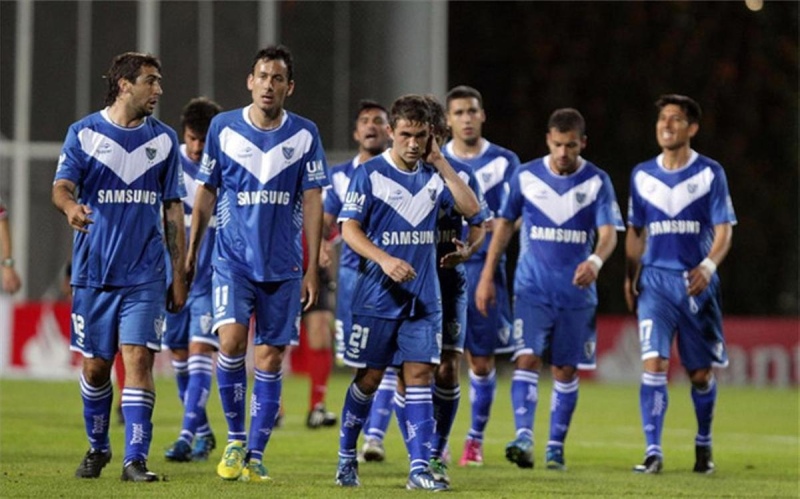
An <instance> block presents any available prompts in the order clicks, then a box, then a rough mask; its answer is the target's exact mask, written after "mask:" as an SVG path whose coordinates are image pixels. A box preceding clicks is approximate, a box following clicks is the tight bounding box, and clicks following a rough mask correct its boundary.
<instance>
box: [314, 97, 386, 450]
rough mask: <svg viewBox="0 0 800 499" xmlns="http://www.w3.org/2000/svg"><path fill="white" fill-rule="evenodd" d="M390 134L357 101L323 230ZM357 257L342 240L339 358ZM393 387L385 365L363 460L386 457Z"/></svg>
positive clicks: (376, 114)
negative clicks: (347, 156) (346, 157)
mask: <svg viewBox="0 0 800 499" xmlns="http://www.w3.org/2000/svg"><path fill="white" fill-rule="evenodd" d="M389 133H390V129H389V114H388V112H387V111H386V108H385V107H383V106H382V105H381V104H379V103H378V102H375V101H372V100H367V99H364V100H362V101H360V102H359V104H358V110H357V111H356V116H355V129H354V130H353V139H354V140H355V141H356V143H357V144H358V154H357V155H356V156H355V157H354V158H353V159H351V160H350V161H345V162H344V163H341V164H338V165H334V166H332V167H331V188H330V189H327V190H326V194H325V202H324V209H325V228H326V229H328V228H330V227H332V226H333V225H335V224H336V218H337V217H338V216H339V212H340V211H341V209H342V204H343V203H342V201H343V199H344V197H345V194H346V193H347V188H348V186H349V185H350V179H351V178H352V176H353V172H354V171H355V169H356V168H358V166H359V165H360V164H362V163H365V162H366V161H367V160H369V159H372V158H374V157H375V156H378V155H379V154H381V153H383V152H384V151H385V150H386V148H387V147H389V138H390V137H389ZM359 258H360V257H359V256H358V254H357V253H355V252H354V251H353V250H352V249H350V247H349V246H348V245H347V243H345V242H343V243H342V247H341V253H340V256H339V270H338V277H337V283H336V356H337V357H338V358H339V359H344V335H345V331H349V330H350V326H351V324H352V315H351V307H352V301H353V288H355V285H356V277H357V275H358V262H359ZM396 387H397V370H396V369H395V368H394V367H387V368H386V371H385V372H384V373H383V380H382V381H381V384H380V386H379V387H378V391H377V392H376V393H375V398H374V399H373V402H372V408H371V409H370V414H369V417H368V418H367V422H366V424H365V425H364V428H365V429H364V437H365V439H364V445H363V447H362V448H361V454H360V455H361V457H362V459H364V460H365V461H383V460H384V458H385V456H386V452H385V450H384V447H383V438H384V436H385V435H386V429H387V428H388V427H389V421H390V420H391V418H392V400H393V399H394V392H395V388H396Z"/></svg>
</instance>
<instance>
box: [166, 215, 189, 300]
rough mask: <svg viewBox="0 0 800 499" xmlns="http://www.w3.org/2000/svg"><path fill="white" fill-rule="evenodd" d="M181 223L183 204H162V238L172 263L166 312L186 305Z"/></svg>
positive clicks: (184, 246) (183, 232) (184, 262)
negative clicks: (164, 240)
mask: <svg viewBox="0 0 800 499" xmlns="http://www.w3.org/2000/svg"><path fill="white" fill-rule="evenodd" d="M183 225H184V222H183V202H182V201H181V200H180V199H173V200H169V201H165V202H164V238H165V239H166V243H167V252H168V253H169V259H170V262H171V263H172V283H171V284H170V286H169V289H168V290H167V310H168V311H170V312H178V311H180V309H182V308H183V306H184V305H185V304H186V296H187V295H188V289H189V286H188V284H187V282H186V268H185V267H186V235H185V234H186V231H185V230H184V227H183Z"/></svg>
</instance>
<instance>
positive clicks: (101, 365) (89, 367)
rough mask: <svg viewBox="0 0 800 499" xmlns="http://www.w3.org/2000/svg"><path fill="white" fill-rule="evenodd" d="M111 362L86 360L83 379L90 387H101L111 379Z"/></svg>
mask: <svg viewBox="0 0 800 499" xmlns="http://www.w3.org/2000/svg"><path fill="white" fill-rule="evenodd" d="M111 365H112V363H111V362H105V361H103V360H102V359H84V362H83V370H82V374H83V379H84V380H86V383H88V384H89V386H94V387H100V386H103V385H104V384H106V383H107V382H108V380H109V379H111Z"/></svg>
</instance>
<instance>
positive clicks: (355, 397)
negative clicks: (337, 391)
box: [339, 382, 373, 459]
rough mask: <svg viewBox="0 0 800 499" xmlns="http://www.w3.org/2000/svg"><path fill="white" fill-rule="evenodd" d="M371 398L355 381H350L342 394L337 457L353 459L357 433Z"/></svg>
mask: <svg viewBox="0 0 800 499" xmlns="http://www.w3.org/2000/svg"><path fill="white" fill-rule="evenodd" d="M372 398H373V395H366V394H364V392H362V391H361V390H359V388H358V386H356V384H355V382H353V383H350V388H348V389H347V394H346V395H345V396H344V406H343V407H342V424H341V426H340V427H339V457H343V458H349V459H355V457H356V444H357V442H358V435H359V433H361V428H362V427H363V426H364V421H365V420H366V419H367V414H369V409H370V406H371V405H372Z"/></svg>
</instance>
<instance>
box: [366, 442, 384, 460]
mask: <svg viewBox="0 0 800 499" xmlns="http://www.w3.org/2000/svg"><path fill="white" fill-rule="evenodd" d="M361 456H362V457H363V458H364V461H374V462H376V463H379V462H381V461H383V460H384V459H385V458H386V450H384V448H383V442H382V441H380V440H378V439H377V438H368V439H367V441H366V442H364V445H363V446H362V447H361Z"/></svg>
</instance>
